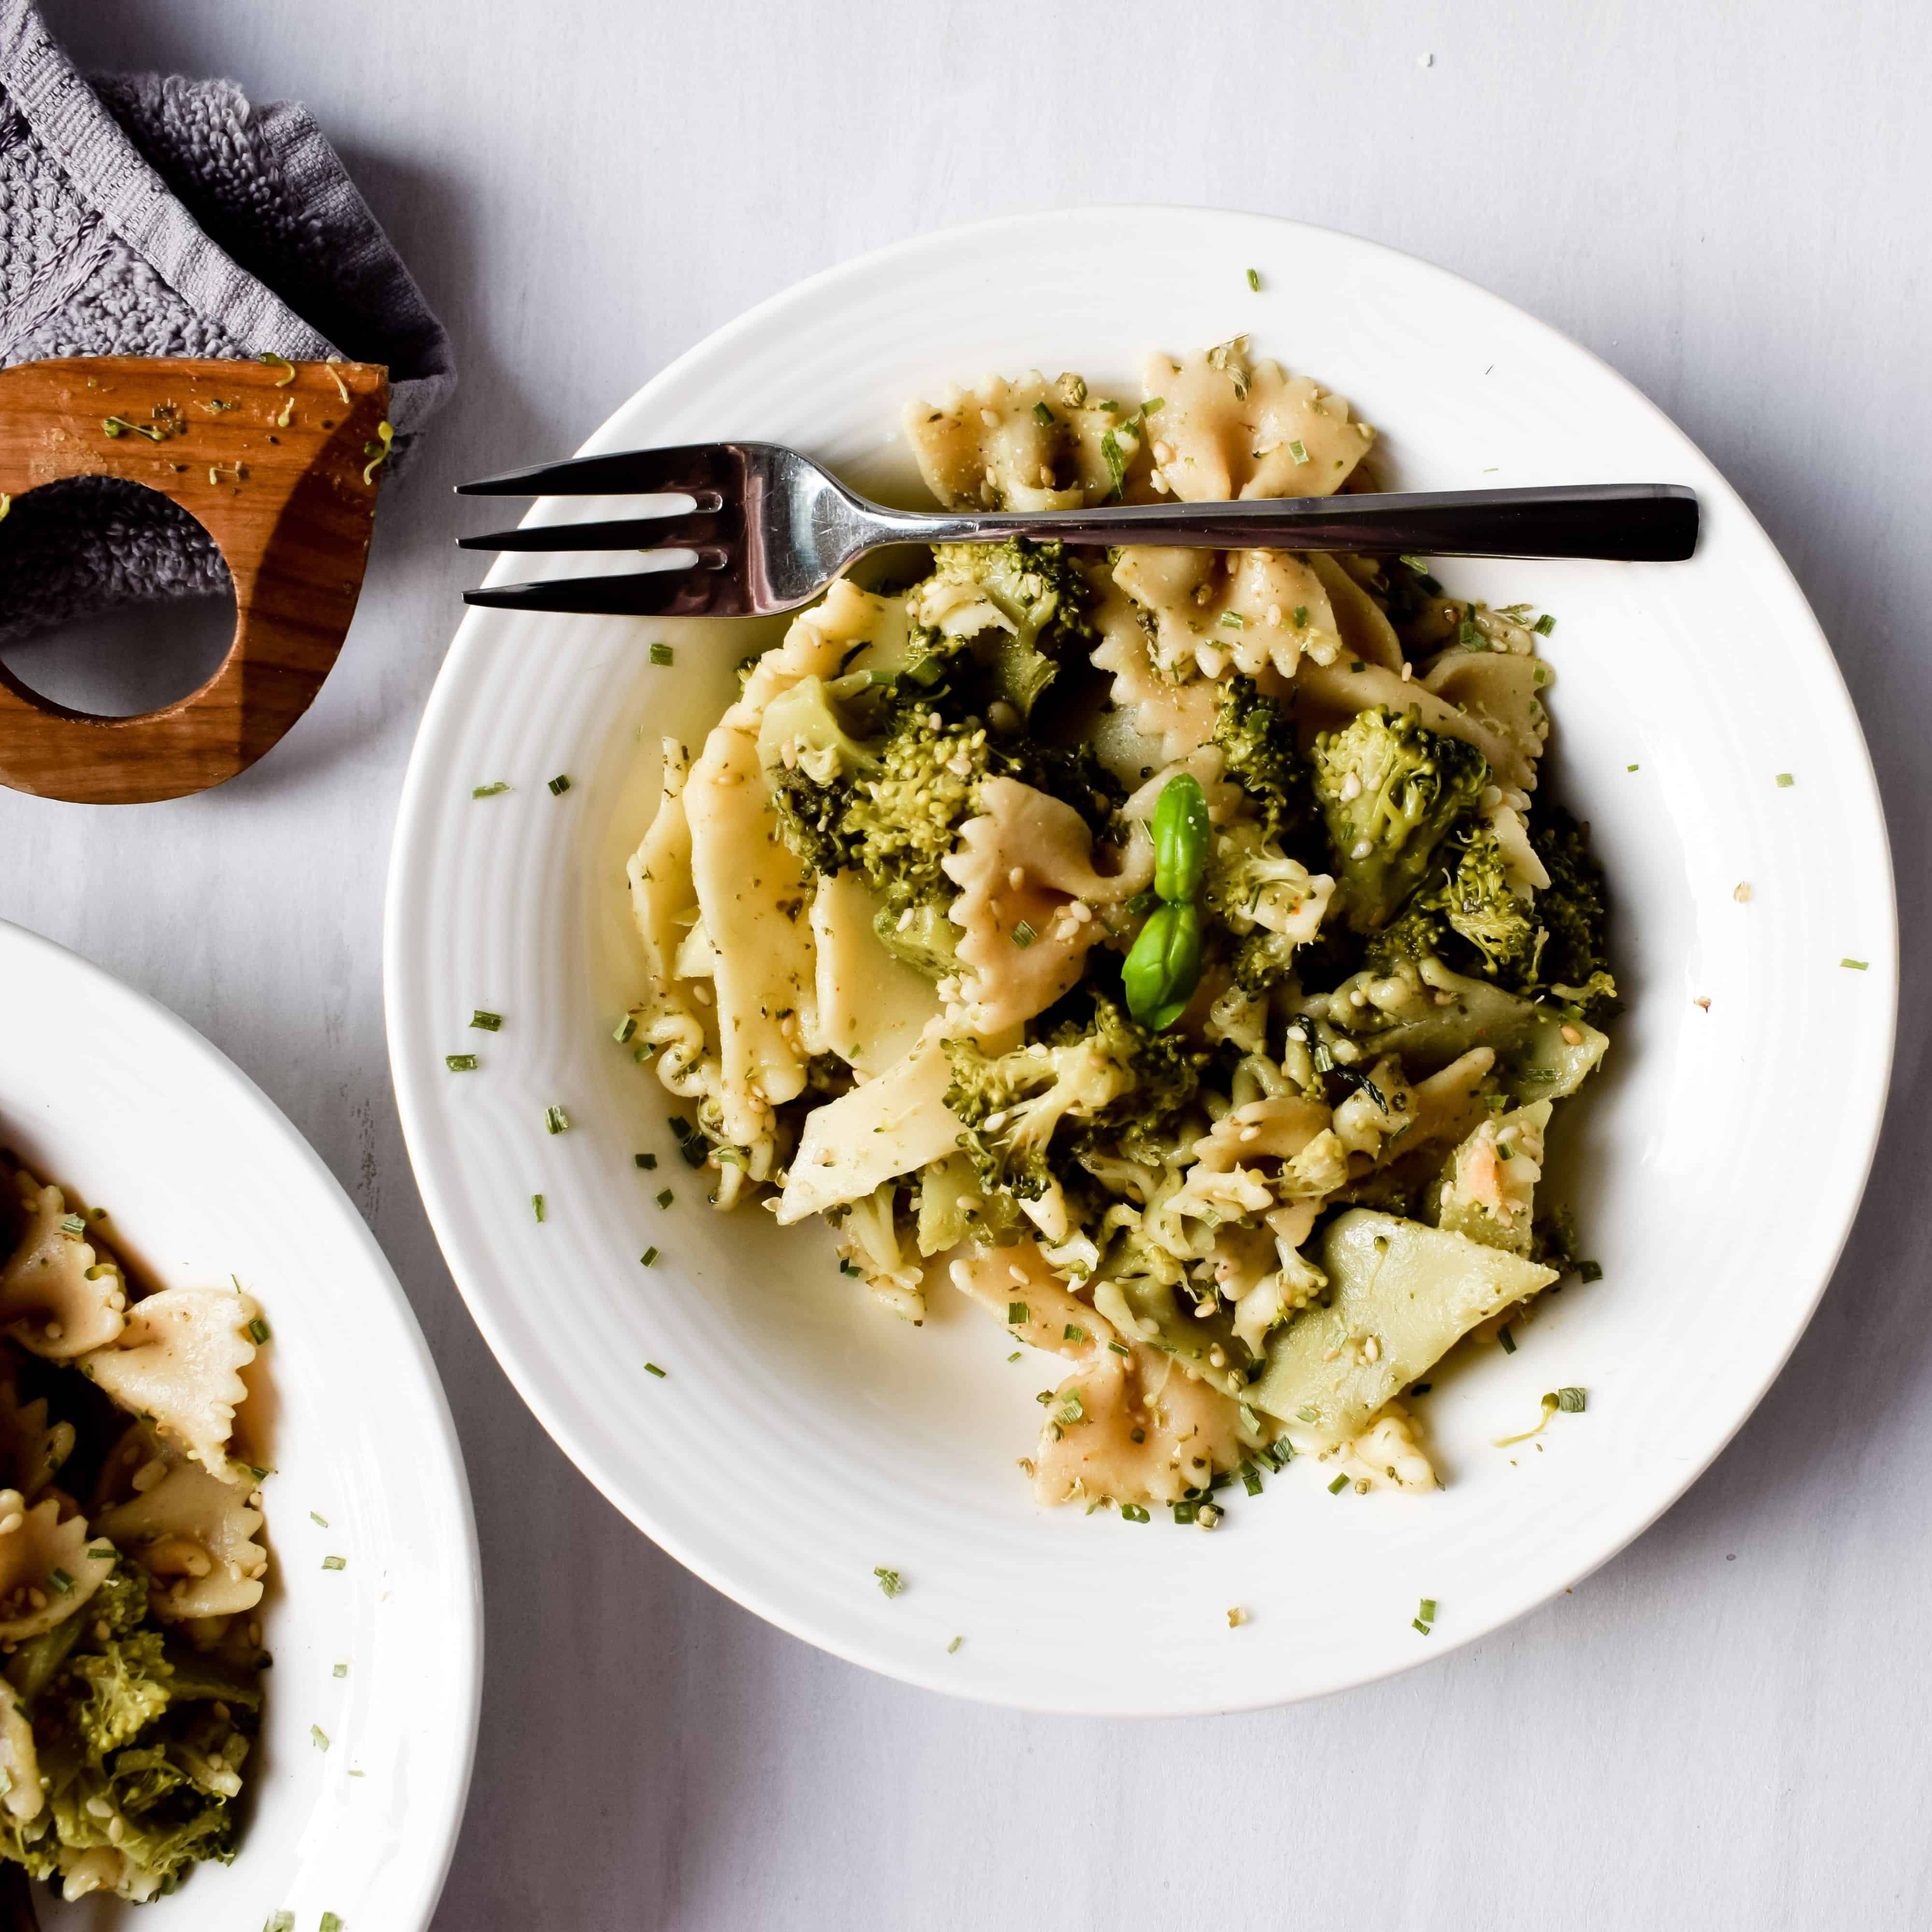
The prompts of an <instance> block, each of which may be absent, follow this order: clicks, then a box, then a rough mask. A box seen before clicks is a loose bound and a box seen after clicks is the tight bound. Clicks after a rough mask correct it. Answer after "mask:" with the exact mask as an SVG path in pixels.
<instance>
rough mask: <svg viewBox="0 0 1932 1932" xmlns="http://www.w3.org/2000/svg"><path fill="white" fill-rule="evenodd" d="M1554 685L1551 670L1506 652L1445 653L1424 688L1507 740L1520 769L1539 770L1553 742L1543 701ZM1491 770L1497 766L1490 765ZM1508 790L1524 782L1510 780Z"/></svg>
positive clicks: (1470, 719) (1528, 786)
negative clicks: (1538, 763) (1539, 762)
mask: <svg viewBox="0 0 1932 1932" xmlns="http://www.w3.org/2000/svg"><path fill="white" fill-rule="evenodd" d="M1551 682H1553V673H1551V670H1550V667H1549V666H1548V665H1547V664H1545V663H1544V661H1543V660H1542V659H1541V658H1530V657H1517V656H1516V655H1514V654H1513V653H1511V652H1507V651H1490V650H1482V651H1463V650H1456V651H1450V652H1445V655H1442V657H1439V658H1437V659H1436V661H1435V663H1434V664H1432V665H1431V666H1430V668H1429V670H1428V672H1427V675H1426V676H1424V678H1423V679H1422V685H1423V688H1424V690H1426V691H1433V693H1434V694H1436V696H1437V697H1439V698H1441V699H1442V700H1443V701H1444V702H1445V703H1448V704H1452V705H1454V706H1455V707H1456V709H1457V711H1458V712H1460V714H1461V715H1463V717H1464V718H1466V719H1468V720H1469V721H1471V722H1472V723H1473V724H1478V725H1480V726H1481V727H1482V728H1483V729H1484V730H1485V731H1488V732H1490V733H1493V734H1494V735H1495V736H1496V737H1498V738H1499V739H1502V740H1503V742H1505V743H1506V744H1507V745H1508V746H1509V748H1510V749H1511V751H1513V752H1514V754H1516V757H1517V759H1518V760H1520V761H1521V763H1520V766H1517V767H1515V768H1514V769H1517V770H1520V769H1523V768H1528V769H1530V770H1532V771H1533V770H1534V769H1535V763H1536V760H1538V758H1540V757H1541V756H1542V755H1543V746H1544V740H1545V739H1547V738H1548V736H1550V713H1549V712H1548V710H1547V709H1545V707H1544V702H1543V700H1544V695H1545V694H1546V693H1547V691H1548V690H1549V688H1550V684H1551ZM1490 763H1491V765H1492V766H1494V765H1495V764H1496V760H1494V759H1492V760H1490ZM1504 782H1505V784H1511V783H1514V784H1521V785H1522V787H1523V790H1529V788H1530V784H1533V783H1534V782H1535V781H1534V779H1533V778H1532V780H1531V781H1529V784H1525V783H1524V782H1523V779H1522V778H1520V776H1516V777H1508V778H1505V780H1504Z"/></svg>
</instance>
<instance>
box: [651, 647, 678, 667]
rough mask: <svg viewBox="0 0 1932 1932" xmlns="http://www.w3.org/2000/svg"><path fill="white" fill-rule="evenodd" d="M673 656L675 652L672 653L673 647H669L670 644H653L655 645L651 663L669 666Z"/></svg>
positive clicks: (652, 650)
mask: <svg viewBox="0 0 1932 1932" xmlns="http://www.w3.org/2000/svg"><path fill="white" fill-rule="evenodd" d="M672 656H673V652H672V650H671V647H670V645H668V644H653V645H652V646H651V662H652V664H669V663H670V661H671V659H672Z"/></svg>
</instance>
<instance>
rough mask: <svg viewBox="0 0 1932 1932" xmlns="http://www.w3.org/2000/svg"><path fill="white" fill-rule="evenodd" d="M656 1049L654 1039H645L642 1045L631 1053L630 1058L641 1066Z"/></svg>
mask: <svg viewBox="0 0 1932 1932" xmlns="http://www.w3.org/2000/svg"><path fill="white" fill-rule="evenodd" d="M657 1050H658V1049H657V1046H656V1043H655V1041H652V1040H646V1041H645V1043H643V1046H640V1047H639V1048H638V1049H637V1050H636V1052H634V1053H633V1054H632V1055H631V1058H632V1059H633V1060H634V1061H636V1062H637V1064H638V1065H639V1066H640V1067H643V1066H645V1065H647V1064H649V1061H650V1058H651V1056H652V1055H653V1054H654V1053H655V1052H657Z"/></svg>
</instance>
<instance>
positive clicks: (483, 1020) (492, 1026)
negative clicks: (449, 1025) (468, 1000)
mask: <svg viewBox="0 0 1932 1932" xmlns="http://www.w3.org/2000/svg"><path fill="white" fill-rule="evenodd" d="M469 1024H470V1025H472V1027H474V1028H475V1029H476V1031H478V1033H501V1032H502V1030H503V1016H502V1014H501V1013H490V1012H487V1011H486V1010H484V1008H483V1007H478V1008H477V1009H476V1010H475V1012H474V1013H472V1014H471V1015H470V1016H469Z"/></svg>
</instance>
